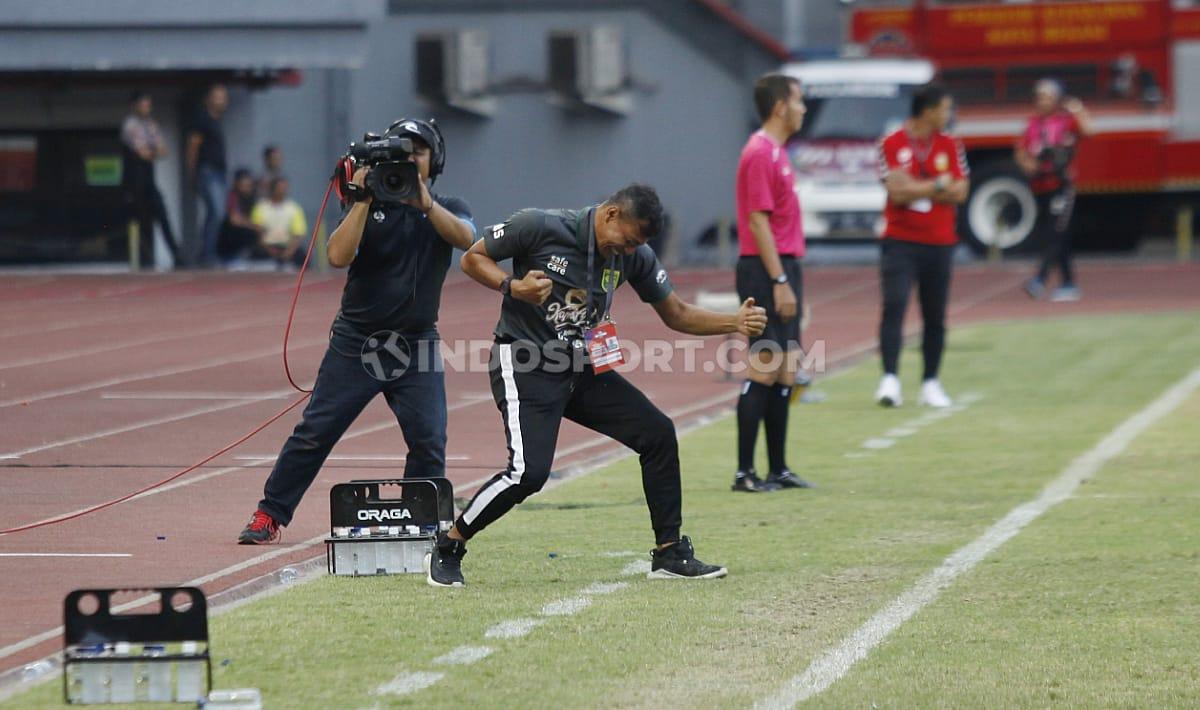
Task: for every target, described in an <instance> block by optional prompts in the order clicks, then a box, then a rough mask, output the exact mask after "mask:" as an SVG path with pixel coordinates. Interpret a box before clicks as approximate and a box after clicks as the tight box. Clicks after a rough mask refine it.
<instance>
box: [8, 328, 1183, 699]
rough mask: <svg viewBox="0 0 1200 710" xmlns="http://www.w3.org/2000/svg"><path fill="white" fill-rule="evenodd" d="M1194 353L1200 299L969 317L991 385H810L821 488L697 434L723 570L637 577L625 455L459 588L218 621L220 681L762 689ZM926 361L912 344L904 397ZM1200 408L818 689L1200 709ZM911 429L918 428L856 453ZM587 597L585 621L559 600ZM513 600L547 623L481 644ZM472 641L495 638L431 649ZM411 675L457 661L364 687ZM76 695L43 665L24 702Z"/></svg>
mask: <svg viewBox="0 0 1200 710" xmlns="http://www.w3.org/2000/svg"><path fill="white" fill-rule="evenodd" d="M1198 365H1200V318H1197V314H1195V313H1186V314H1175V315H1163V316H1128V317H1087V318H1076V319H1069V320H1059V321H1053V322H1051V321H1047V322H1039V323H1020V324H1007V325H996V326H985V327H973V328H963V329H958V330H956V331H954V332H952V334H951V339H950V347H949V351H948V354H947V361H946V364H945V367H944V382H945V384H946V387H947V389H948V390H949V392H950V393H951V394H952V395H959V396H962V395H968V394H974V395H977V396H978V399H977V401H974V402H973V403H972V404H970V405H969V406H967V407H965V408H964V409H962V410H961V411H958V412H956V413H953V414H952V415H950V416H947V417H945V418H942V419H933V418H929V417H926V414H927V411H926V410H923V409H920V408H918V407H916V406H912V405H907V406H905V407H903V408H900V409H897V410H884V409H881V408H879V407H876V406H874V405H873V404H872V403H871V399H870V397H871V393H872V392H873V389H874V385H875V381H876V376H877V365H876V363H875V361H874V360H871V361H869V362H864V363H862V364H860V365H859V366H857V367H855V368H853V369H851V370H849V371H846V372H844V373H842V374H839V375H838V376H836V377H832V378H828V379H825V380H823V381H821V382H819V386H820V387H821V389H823V390H824V391H825V392H826V393H827V394H828V395H829V399H828V401H826V402H825V403H822V404H818V405H802V406H797V407H795V408H793V410H792V420H791V437H790V459H791V464H792V466H793V467H794V468H795V469H796V470H798V471H799V472H801V474H802V475H804V476H805V477H807V478H810V479H811V480H813V481H815V482H816V483H817V484H818V485H819V488H817V489H815V490H812V491H784V492H779V493H774V494H770V495H758V496H748V495H734V494H732V493H730V492H729V483H730V475H731V472H732V470H733V468H734V466H733V458H734V445H733V441H734V428H735V427H734V421H733V419H732V418H726V419H723V420H721V421H719V422H717V423H716V424H713V425H710V426H708V427H706V428H704V429H701V430H697V431H693V432H690V433H688V434H687V435H685V436H684V437H683V438H682V441H681V445H682V446H681V448H682V456H683V470H684V532H685V533H686V534H690V535H691V536H692V538H693V540H694V542H695V544H696V549H697V553H698V556H699V557H700V558H701V559H703V560H705V561H710V562H719V563H722V564H725V565H727V566H728V567H729V570H730V575H729V577H727V578H726V579H722V580H716V581H707V582H686V583H677V582H663V581H651V580H647V579H644V577H643V576H640V575H623V574H622V571H623V569H624V568H626V566H627V565H630V563H632V562H635V561H637V560H644V559H646V550H648V549H649V547H650V546H651V543H652V536H651V534H650V531H649V522H648V516H647V513H646V509H645V504H644V502H643V500H642V496H641V487H640V479H639V476H638V470H637V462H636V459H634V458H627V459H624V460H622V461H620V462H618V463H616V464H613V465H611V466H608V467H607V468H604V469H602V470H600V471H597V472H595V473H593V474H591V475H589V476H586V477H584V478H581V479H577V480H572V481H569V482H567V483H565V484H564V485H562V486H559V487H557V488H555V489H553V490H551V491H547V492H545V493H544V494H542V495H539V496H537V497H536V498H534V499H532V500H531V501H530V502H528V503H527V504H526V505H524V506H522V507H520V508H518V509H517V510H515V511H513V513H512V514H510V515H509V516H508V517H506V518H505V519H503V520H501V521H500V522H499V523H497V524H496V525H494V526H493V527H492V528H490V529H489V530H487V531H486V532H485V533H483V534H482V535H481V536H480V537H479V538H477V539H476V540H475V541H473V542H472V543H471V545H470V549H471V551H470V554H468V555H467V557H466V560H465V562H464V570H465V572H466V574H467V580H468V585H469V586H468V587H466V588H465V589H461V590H442V589H433V588H430V587H428V586H427V585H426V584H425V580H424V578H423V577H422V576H419V575H407V576H403V577H390V578H361V579H346V578H328V577H326V578H322V579H319V580H317V581H315V582H313V583H310V584H306V585H302V586H299V587H296V588H294V589H291V590H289V591H287V592H286V593H284V594H281V595H278V596H274V597H271V598H267V599H264V600H260V601H258V602H254V603H252V604H249V605H246V606H244V607H241V608H239V609H236V610H234V611H231V612H229V613H227V614H224V615H220V616H217V617H215V618H214V619H213V620H212V621H211V627H212V628H211V633H212V639H213V641H212V648H213V656H214V665H215V668H214V681H215V686H216V687H219V688H231V687H257V688H260V689H261V690H262V693H263V696H264V700H265V706H266V707H271V708H301V707H306V708H370V707H447V708H451V707H513V708H516V707H520V708H552V707H560V708H561V707H572V708H573V707H734V706H741V707H746V706H749V705H752V704H753V703H754V702H755V701H757V700H760V699H762V698H764V697H767V696H769V695H771V694H772V693H774V692H775V691H776V690H778V689H779V688H780V686H781V685H782V684H783V683H784V682H785V681H786V680H787V679H789V678H791V677H792V676H795V675H797V674H799V673H801V672H803V671H804V669H805V668H806V667H807V666H808V664H809V663H810V662H811V661H812V660H813V659H814V658H815V657H816V656H818V655H819V654H820V653H821V652H822V651H823V650H825V649H826V648H828V647H830V646H832V645H834V644H836V643H838V642H839V641H840V640H841V639H842V638H844V637H845V636H847V635H848V634H849V633H851V632H852V631H854V630H855V629H856V628H858V627H859V625H861V624H862V623H863V622H864V621H865V620H867V619H868V618H869V617H871V615H872V614H874V613H875V612H876V611H877V610H878V609H880V608H881V607H883V606H885V605H886V604H887V603H888V602H890V601H891V600H892V599H894V598H895V597H896V596H898V595H899V594H900V593H901V592H903V591H904V590H905V589H907V588H908V587H909V586H910V585H911V584H912V583H913V582H914V581H915V580H916V579H918V578H919V577H921V576H922V575H923V574H925V573H927V572H928V571H930V570H931V569H933V568H935V567H937V566H938V565H939V564H940V563H941V562H942V560H943V559H945V558H946V556H947V555H949V554H950V553H952V552H953V551H954V550H956V549H958V548H959V547H961V546H962V545H964V544H966V543H968V542H970V541H972V540H973V539H975V538H976V537H977V536H978V535H980V533H981V532H983V531H984V530H985V529H986V528H987V527H988V526H989V525H991V524H992V523H993V522H995V521H996V520H998V519H1000V518H1002V517H1003V516H1004V515H1005V514H1006V513H1007V512H1008V511H1009V510H1011V509H1012V508H1014V507H1015V506H1017V505H1019V504H1021V503H1023V502H1025V501H1028V500H1031V499H1033V498H1035V497H1036V496H1037V495H1038V493H1039V492H1040V491H1041V489H1042V487H1043V486H1044V484H1046V483H1047V482H1048V481H1050V480H1051V479H1053V478H1055V477H1056V476H1057V475H1058V474H1059V472H1060V471H1062V470H1063V468H1064V467H1065V466H1067V464H1069V463H1070V462H1071V461H1072V460H1073V459H1074V458H1075V457H1076V456H1078V455H1079V454H1081V453H1083V452H1084V451H1087V450H1088V449H1090V448H1091V447H1092V446H1094V445H1095V444H1096V443H1097V442H1098V441H1099V440H1100V439H1101V438H1102V437H1104V436H1105V435H1106V434H1107V433H1108V432H1109V431H1110V430H1111V429H1112V428H1113V427H1115V426H1116V425H1118V424H1119V423H1120V422H1122V421H1123V420H1125V419H1126V418H1128V417H1129V416H1130V415H1131V414H1133V413H1134V412H1136V411H1137V410H1139V409H1141V408H1142V407H1144V406H1145V405H1146V404H1148V403H1149V402H1150V401H1152V400H1154V399H1155V398H1156V397H1157V396H1158V395H1159V394H1160V393H1161V392H1162V391H1163V390H1164V389H1166V388H1167V387H1168V386H1170V385H1171V384H1173V383H1174V382H1176V381H1177V380H1179V379H1180V378H1181V377H1183V376H1184V375H1186V374H1187V373H1188V372H1190V371H1191V370H1192V369H1194V368H1195V367H1197V366H1198ZM918 373H919V363H918V353H917V352H916V350H913V349H909V350H906V352H905V360H904V364H903V368H902V379H904V381H905V386H906V395H908V397H909V398H910V399H911V400H914V401H915V395H916V389H917V379H918ZM1197 421H1200V395H1195V394H1194V395H1193V396H1191V397H1190V398H1189V400H1188V401H1187V402H1186V403H1185V404H1184V405H1183V406H1182V407H1180V408H1179V409H1178V410H1176V411H1175V412H1174V413H1173V414H1172V415H1171V416H1169V417H1167V418H1165V419H1163V420H1161V421H1160V422H1158V423H1157V424H1156V425H1155V426H1154V427H1152V428H1151V429H1150V430H1149V431H1147V432H1146V433H1144V434H1143V435H1142V436H1140V437H1138V438H1137V439H1136V440H1135V441H1134V443H1133V444H1132V446H1130V447H1129V448H1128V449H1127V450H1126V451H1125V452H1124V453H1123V454H1122V455H1120V456H1119V457H1118V458H1117V459H1115V460H1114V461H1112V462H1110V463H1109V464H1108V465H1107V466H1105V467H1104V468H1103V469H1102V470H1101V471H1100V472H1099V473H1098V474H1097V475H1096V476H1094V477H1093V478H1092V479H1090V480H1088V481H1087V482H1086V483H1085V485H1083V486H1081V487H1080V489H1079V490H1078V492H1077V494H1076V495H1075V496H1074V497H1072V498H1071V499H1069V500H1068V501H1066V502H1065V503H1063V504H1061V505H1059V506H1057V507H1055V508H1053V509H1051V510H1050V511H1049V512H1048V513H1047V514H1046V515H1044V516H1043V517H1041V518H1039V519H1037V520H1035V521H1034V522H1033V523H1032V524H1030V525H1029V527H1027V528H1025V529H1024V531H1022V532H1021V533H1020V534H1019V535H1017V536H1016V537H1015V538H1014V539H1012V540H1010V541H1009V542H1008V543H1006V544H1005V545H1004V546H1002V547H1001V548H1000V549H999V550H998V551H996V552H995V553H994V554H992V555H991V556H989V557H988V558H987V559H985V560H984V562H983V563H982V564H980V565H979V566H978V567H975V568H974V569H973V570H972V571H970V572H968V573H967V574H965V575H964V576H962V577H961V578H959V579H958V580H957V581H956V582H954V583H953V584H952V585H951V586H950V587H949V588H948V589H946V590H945V591H944V592H943V593H942V595H941V596H940V597H939V598H938V599H937V600H936V601H934V602H933V603H932V604H931V605H930V606H928V607H927V608H925V609H924V610H922V611H921V612H920V613H918V614H917V615H916V616H915V617H914V618H912V619H911V620H910V621H909V622H908V623H906V624H904V625H903V626H901V627H900V628H899V630H898V631H897V632H896V633H895V634H893V635H892V636H891V637H889V638H888V639H887V640H886V641H885V642H884V643H883V644H882V645H880V646H879V647H878V648H876V649H875V650H874V651H873V652H872V653H871V655H870V656H868V657H867V658H866V659H865V660H864V661H862V662H860V663H859V664H857V665H856V666H854V667H853V668H852V669H851V670H850V672H849V673H847V674H846V675H845V677H843V678H841V679H840V680H839V681H838V682H836V683H835V684H834V685H833V686H832V687H831V688H830V689H829V690H827V691H826V692H825V693H823V694H821V695H819V696H817V697H816V698H814V699H812V700H810V701H809V703H808V704H810V705H814V706H817V707H839V708H840V707H847V708H870V707H898V708H900V707H903V708H907V707H956V708H957V707H1039V708H1040V707H1048V706H1061V707H1195V706H1197V705H1200V621H1198V620H1200V557H1198V555H1200V552H1198V551H1200V524H1198V523H1197V512H1198V511H1200V465H1198V464H1197V461H1200V437H1197V435H1196V422H1197ZM497 426H498V424H497ZM898 427H899V428H910V429H916V431H915V433H911V434H908V435H905V436H902V437H900V438H897V439H896V443H895V445H894V446H892V447H891V448H888V449H884V450H874V449H868V448H864V447H863V446H862V444H863V442H864V441H867V440H869V439H878V438H880V437H884V436H885V434H886V433H888V432H889V431H891V430H894V429H895V428H898ZM760 448H761V446H760ZM764 468H765V467H764ZM627 551H628V552H631V553H636V554H631V555H628V556H622V555H620V554H606V553H624V552H627ZM617 582H624V583H626V585H627V586H623V587H620V588H616V589H612V588H611V587H609V588H595V587H594V585H597V584H598V583H617ZM589 587H592V589H591V590H590V591H589V592H587V593H584V592H583V590H585V589H588V588H589ZM580 599H585V600H587V601H590V604H588V605H587V606H586V607H585V608H582V609H579V610H578V611H577V613H573V614H552V613H551V614H544V613H543V612H554V611H563V610H567V611H569V610H571V607H572V605H575V606H578V605H580V604H584V603H586V602H585V601H579V600H580ZM564 600H566V601H565V603H562V604H554V603H555V602H558V601H564ZM547 605H550V607H549V608H546V607H547ZM514 619H534V620H539V621H541V622H542V623H541V624H540V625H538V626H537V627H536V628H534V629H533V630H532V631H531V632H529V633H528V635H525V636H522V637H518V638H508V639H504V638H486V637H485V634H486V632H487V630H488V629H489V628H491V627H493V626H494V625H496V624H498V623H500V622H502V621H505V620H514ZM464 645H466V646H474V647H487V648H489V649H491V653H490V655H488V656H487V657H486V658H483V659H482V660H479V661H477V662H474V663H472V664H468V665H449V664H444V663H437V662H435V659H438V658H439V657H440V656H442V655H443V654H446V653H447V652H449V651H451V650H452V649H455V648H456V647H459V646H464ZM225 659H228V660H229V662H228V663H227V664H225V665H221V664H220V662H221V661H222V660H225ZM411 673H423V674H442V675H441V677H439V678H437V680H436V682H433V683H432V684H431V685H429V687H426V688H424V689H421V690H417V691H415V692H411V693H408V694H404V695H391V694H377V693H376V692H375V690H376V689H377V688H378V687H379V686H381V685H383V684H385V683H388V682H389V681H391V680H392V679H394V678H397V677H398V676H403V675H404V674H411ZM424 677H425V678H427V679H431V678H433V677H434V676H424ZM59 693H60V687H59V685H58V684H57V682H52V683H49V684H47V685H46V686H42V687H39V688H36V689H34V690H33V691H31V692H30V693H28V694H27V695H25V696H23V697H19V698H17V699H15V700H13V701H11V702H10V705H11V706H13V707H38V706H45V705H57V704H58V703H60V702H61V700H60V695H59Z"/></svg>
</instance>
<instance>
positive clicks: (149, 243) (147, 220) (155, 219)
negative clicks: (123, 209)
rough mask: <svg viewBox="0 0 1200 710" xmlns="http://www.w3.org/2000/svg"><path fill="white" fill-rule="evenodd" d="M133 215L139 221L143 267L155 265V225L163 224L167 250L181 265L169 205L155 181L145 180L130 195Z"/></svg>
mask: <svg viewBox="0 0 1200 710" xmlns="http://www.w3.org/2000/svg"><path fill="white" fill-rule="evenodd" d="M129 200H130V203H131V212H132V217H133V219H135V220H136V221H137V223H138V253H139V258H140V260H141V264H142V268H153V267H154V225H155V224H156V223H157V224H161V225H162V230H163V241H165V242H166V244H167V251H169V252H171V260H172V261H173V262H175V264H176V266H178V265H179V249H178V246H177V245H176V244H175V235H174V234H173V233H172V232H171V223H170V222H169V221H168V220H167V207H166V205H165V204H164V203H163V197H162V193H161V192H159V191H158V186H157V185H155V184H154V183H153V182H145V183H142V184H141V185H139V186H137V187H136V189H135V190H134V191H133V192H131V194H130V195H129Z"/></svg>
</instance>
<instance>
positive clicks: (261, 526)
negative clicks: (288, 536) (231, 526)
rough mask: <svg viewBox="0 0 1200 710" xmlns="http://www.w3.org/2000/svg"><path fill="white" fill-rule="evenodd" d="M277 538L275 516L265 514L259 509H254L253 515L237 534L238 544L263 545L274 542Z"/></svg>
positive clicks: (277, 529) (277, 525)
mask: <svg viewBox="0 0 1200 710" xmlns="http://www.w3.org/2000/svg"><path fill="white" fill-rule="evenodd" d="M278 539H279V523H277V522H275V518H272V517H271V516H269V515H267V514H266V513H264V512H262V511H261V510H256V511H254V515H252V516H250V522H248V523H246V527H245V529H243V530H242V534H241V535H238V544H239V545H263V544H266V543H268V542H275V541H276V540H278Z"/></svg>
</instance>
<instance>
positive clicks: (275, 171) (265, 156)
mask: <svg viewBox="0 0 1200 710" xmlns="http://www.w3.org/2000/svg"><path fill="white" fill-rule="evenodd" d="M262 161H263V168H262V174H261V175H259V176H258V197H259V199H263V200H267V199H270V197H271V183H272V182H274V181H275V179H276V178H281V177H283V150H281V149H280V147H279V146H277V145H275V144H273V143H272V144H270V145H268V146H266V147H265V148H263V152H262Z"/></svg>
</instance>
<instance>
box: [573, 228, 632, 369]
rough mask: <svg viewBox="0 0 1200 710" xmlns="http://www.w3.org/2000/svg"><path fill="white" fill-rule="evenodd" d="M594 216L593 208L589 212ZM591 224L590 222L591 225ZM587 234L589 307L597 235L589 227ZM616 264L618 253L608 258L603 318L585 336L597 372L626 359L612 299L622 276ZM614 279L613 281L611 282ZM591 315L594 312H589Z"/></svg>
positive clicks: (603, 281)
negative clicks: (614, 320) (617, 270)
mask: <svg viewBox="0 0 1200 710" xmlns="http://www.w3.org/2000/svg"><path fill="white" fill-rule="evenodd" d="M588 216H589V219H590V216H591V212H588ZM588 226H589V227H590V226H591V225H590V224H589V225H588ZM585 235H586V238H587V253H588V255H587V304H588V310H589V311H590V310H591V306H592V281H593V279H595V276H596V239H595V235H594V234H592V230H591V229H590V228H589V229H588V230H587V232H585ZM615 265H616V257H615V256H613V257H610V258H609V260H608V268H607V272H608V274H609V278H608V279H607V280H605V279H601V282H600V287H601V288H602V289H604V311H603V312H602V313H601V315H600V320H599V322H598V324H597V325H596V327H594V328H589V329H588V331H587V332H586V333H584V336H583V340H584V343H585V345H586V347H587V351H588V357H589V358H590V359H591V361H592V370H594V371H595V372H596V373H597V374H599V373H602V372H608V371H609V370H611V369H613V368H614V367H616V366H617V365H621V364H623V363H624V362H625V356H624V354H623V353H622V352H621V341H620V340H619V339H618V338H617V324H616V323H613V321H612V315H611V312H612V302H613V295H614V294H615V293H616V291H617V284H616V283H615V282H616V280H617V278H618V276H617V273H616V271H615V270H614V269H613V267H614V266H615ZM610 281H611V282H613V283H610ZM588 315H589V316H590V315H591V314H590V313H589V314H588Z"/></svg>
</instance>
